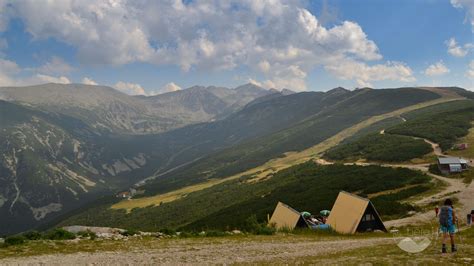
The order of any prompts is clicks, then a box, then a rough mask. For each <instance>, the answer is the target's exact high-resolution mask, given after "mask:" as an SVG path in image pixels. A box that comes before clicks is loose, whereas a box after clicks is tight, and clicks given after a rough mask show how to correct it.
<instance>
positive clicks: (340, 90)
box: [326, 87, 349, 94]
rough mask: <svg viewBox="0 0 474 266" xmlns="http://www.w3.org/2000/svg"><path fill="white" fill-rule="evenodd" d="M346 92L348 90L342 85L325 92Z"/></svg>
mask: <svg viewBox="0 0 474 266" xmlns="http://www.w3.org/2000/svg"><path fill="white" fill-rule="evenodd" d="M346 92H349V90H348V89H345V88H343V87H337V88H334V89H332V90H328V91H327V92H326V93H327V94H342V93H346Z"/></svg>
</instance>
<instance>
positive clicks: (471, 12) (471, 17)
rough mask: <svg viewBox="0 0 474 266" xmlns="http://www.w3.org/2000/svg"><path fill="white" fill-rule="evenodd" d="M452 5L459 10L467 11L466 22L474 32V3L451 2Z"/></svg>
mask: <svg viewBox="0 0 474 266" xmlns="http://www.w3.org/2000/svg"><path fill="white" fill-rule="evenodd" d="M451 5H453V6H454V7H455V8H458V9H465V10H466V21H468V22H469V23H470V24H471V26H472V31H474V1H472V0H451Z"/></svg>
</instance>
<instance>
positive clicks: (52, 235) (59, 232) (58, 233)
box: [45, 228, 76, 240]
mask: <svg viewBox="0 0 474 266" xmlns="http://www.w3.org/2000/svg"><path fill="white" fill-rule="evenodd" d="M45 238H46V239H50V240H69V239H75V238H76V235H75V234H74V233H71V232H69V231H66V230H64V229H62V228H56V229H54V230H52V231H49V232H48V233H46V235H45Z"/></svg>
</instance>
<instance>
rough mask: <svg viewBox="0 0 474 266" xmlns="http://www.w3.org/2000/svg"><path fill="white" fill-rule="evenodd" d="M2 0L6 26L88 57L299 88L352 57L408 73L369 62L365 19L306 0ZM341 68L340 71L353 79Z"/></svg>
mask: <svg viewBox="0 0 474 266" xmlns="http://www.w3.org/2000/svg"><path fill="white" fill-rule="evenodd" d="M2 2H4V1H2V0H0V18H1V19H0V31H2V30H5V29H6V25H7V24H8V20H10V19H13V18H17V19H20V20H22V22H23V23H24V25H25V29H26V31H27V32H29V33H30V34H31V35H32V36H33V38H34V39H47V38H54V39H57V40H60V41H62V42H65V43H68V44H69V45H71V46H73V47H75V48H76V49H77V51H78V58H79V59H80V60H81V63H83V64H100V65H108V64H112V65H122V64H127V63H133V62H146V63H151V64H155V65H177V66H179V67H180V68H181V69H182V70H183V71H191V70H193V69H217V70H220V69H234V68H236V67H241V66H245V67H248V68H250V69H252V70H254V71H258V72H260V73H262V74H263V75H264V76H265V79H264V81H263V82H265V83H267V85H268V86H276V87H277V88H282V87H281V86H285V87H289V88H291V89H295V90H304V89H306V86H305V77H306V73H308V72H309V71H310V70H311V69H313V68H314V67H317V66H324V67H328V68H330V69H333V68H334V66H335V65H338V64H344V63H345V62H347V61H350V62H351V63H352V62H353V64H357V65H360V66H363V67H359V69H361V68H365V69H374V68H378V69H384V71H383V72H384V73H385V74H387V73H392V74H389V75H384V76H382V77H377V78H375V77H373V76H371V77H370V78H362V79H360V78H358V77H355V76H353V77H352V78H351V79H360V80H361V81H370V80H383V79H385V78H386V79H394V80H400V81H404V80H406V79H407V77H406V75H405V74H404V73H402V72H403V69H405V70H406V69H407V68H408V67H407V66H405V65H404V64H402V63H397V64H393V63H390V62H379V63H378V64H375V66H369V65H368V63H367V62H369V61H375V60H382V58H383V57H382V55H381V54H380V52H379V49H378V47H377V45H376V44H375V42H374V41H372V40H370V39H369V38H368V36H367V34H366V33H365V32H364V30H363V29H362V27H361V26H360V25H359V24H357V23H355V22H352V21H342V22H341V23H339V24H337V25H335V26H331V27H326V26H324V25H323V24H321V22H320V21H319V20H318V18H317V17H316V16H315V15H313V14H312V13H311V12H310V11H309V10H308V9H306V3H305V2H304V1H299V0H272V1H255V0H228V1H215V0H203V1H189V2H183V1H153V0H142V1H119V0H114V1H112V0H111V1H91V0H68V1H64V0H49V1H8V2H9V4H8V6H7V5H5V4H3V6H2ZM336 61H337V62H336ZM401 65H403V67H401ZM340 72H341V71H332V73H333V74H335V75H336V77H338V78H343V79H346V78H347V75H338V74H339V73H340ZM369 72H370V70H369ZM303 73H304V74H303ZM393 73H396V74H393ZM44 74H47V73H46V72H45V73H44ZM49 74H52V73H49ZM56 74H59V73H56ZM61 74H62V73H61ZM288 85H292V86H288Z"/></svg>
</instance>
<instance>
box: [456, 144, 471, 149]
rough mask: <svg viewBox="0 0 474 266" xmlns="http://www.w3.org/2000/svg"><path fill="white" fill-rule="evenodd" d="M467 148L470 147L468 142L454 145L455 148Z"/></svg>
mask: <svg viewBox="0 0 474 266" xmlns="http://www.w3.org/2000/svg"><path fill="white" fill-rule="evenodd" d="M467 148H469V145H468V144H467V143H459V144H455V145H454V146H453V149H454V150H465V149H467Z"/></svg>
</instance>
